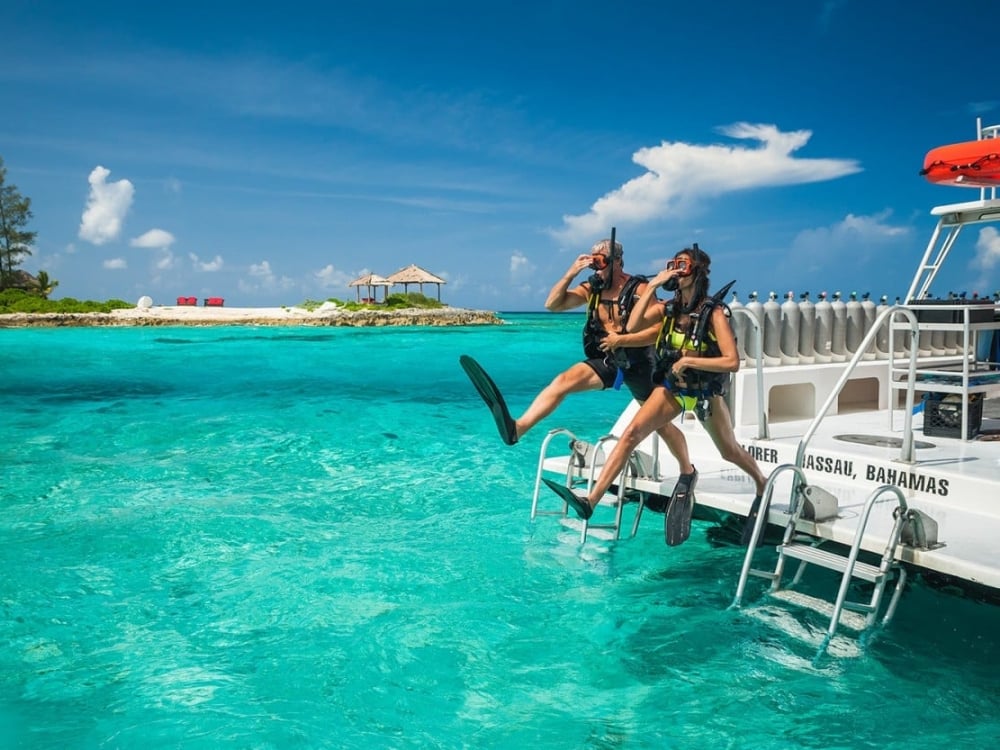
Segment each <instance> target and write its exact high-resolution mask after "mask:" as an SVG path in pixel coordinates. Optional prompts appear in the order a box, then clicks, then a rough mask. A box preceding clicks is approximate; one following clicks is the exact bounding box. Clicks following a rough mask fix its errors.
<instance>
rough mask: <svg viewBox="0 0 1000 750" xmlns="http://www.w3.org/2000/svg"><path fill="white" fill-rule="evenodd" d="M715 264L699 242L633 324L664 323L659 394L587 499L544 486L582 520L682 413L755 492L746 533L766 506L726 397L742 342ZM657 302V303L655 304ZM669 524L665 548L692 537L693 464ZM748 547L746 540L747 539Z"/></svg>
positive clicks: (646, 294) (662, 276)
mask: <svg viewBox="0 0 1000 750" xmlns="http://www.w3.org/2000/svg"><path fill="white" fill-rule="evenodd" d="M711 263H712V260H711V258H710V257H709V255H708V253H706V252H705V251H704V250H701V249H700V248H699V247H698V244H697V243H695V244H694V245H693V246H692V247H690V248H685V249H684V250H681V251H680V252H679V253H677V255H676V256H674V258H673V259H672V260H670V261H668V262H667V266H666V268H665V269H664V270H662V271H660V273H658V274H657V275H656V276H655V277H653V278H652V279H650V282H649V285H648V286H647V287H646V289H645V290H644V291H643V293H642V295H641V297H640V298H639V300H638V302H636V305H635V308H634V309H633V311H632V316H631V318H630V320H629V323H628V330H629V331H639V330H642V329H643V328H646V327H648V326H655V325H657V324H659V329H660V332H659V336H658V338H657V341H656V369H655V370H654V382H655V384H656V387H654V389H653V392H652V393H651V394H650V396H649V397H648V398H647V399H646V401H645V403H643V404H642V406H641V407H640V408H639V411H637V412H636V414H635V416H634V417H633V418H632V421H631V422H630V423H629V424H628V426H627V427H626V428H625V429H624V431H623V432H622V434H621V437H620V438H619V440H618V442H617V443H616V445H615V447H614V449H613V450H612V452H611V454H610V455H609V456H608V459H607V461H606V462H605V464H604V467H603V469H602V470H601V473H600V476H598V477H597V479H596V480H595V481H594V484H593V485H592V486H591V489H590V494H589V495H588V496H587V497H585V498H584V497H580V496H578V495H577V494H576V493H574V492H573V491H572V490H570V489H569V488H568V487H566V486H564V485H561V484H558V483H556V482H551V481H549V480H547V479H546V480H545V482H546V484H547V485H548V486H549V487H550V488H552V489H553V490H554V491H555V492H556V493H557V494H559V495H560V497H562V498H563V499H564V500H565V501H566V502H567V503H569V505H571V506H572V507H573V509H574V510H575V511H576V512H577V515H579V516H580V517H581V518H584V519H587V518H590V516H591V514H592V513H593V509H594V506H595V505H596V504H597V502H598V500H599V499H600V498H601V496H603V495H604V493H605V492H607V490H608V488H609V487H610V486H611V485H612V483H613V482H614V481H615V478H616V477H617V476H618V475H619V474H620V473H621V471H622V468H623V467H624V466H625V462H626V461H627V460H628V457H629V455H630V454H631V453H632V451H634V450H635V449H636V447H638V445H639V444H640V443H641V442H642V441H643V440H644V439H645V438H646V437H647V436H648V435H649V434H650V433H652V432H653V431H654V430H661V429H662V428H663V427H664V426H665V425H668V424H670V423H671V422H672V421H673V420H674V419H675V418H676V417H677V416H678V415H679V414H681V413H683V412H684V411H686V410H688V409H690V410H693V411H694V413H695V415H696V416H697V417H698V421H699V422H701V424H702V426H703V427H704V428H705V430H706V431H707V432H708V434H709V436H710V437H711V439H712V442H713V443H714V444H715V447H716V448H717V449H718V451H719V454H720V455H721V456H722V458H723V459H724V460H726V461H729V462H730V463H733V464H735V465H736V466H738V467H739V468H741V469H742V470H743V471H744V472H746V473H747V474H748V475H749V476H750V478H751V479H753V481H754V484H755V485H756V488H757V497H756V498H754V504H753V506H752V509H751V514H752V515H751V519H750V522H749V523H748V527H750V528H752V519H753V516H754V515H755V514H756V512H757V508H758V507H759V505H760V497H761V495H762V494H763V492H764V484H765V482H766V481H767V479H766V477H765V476H764V474H763V473H762V472H761V470H760V467H759V466H757V462H756V461H754V459H753V458H752V457H751V456H750V454H749V453H747V451H746V450H745V449H744V448H743V447H742V446H741V445H740V444H739V443H738V442H737V440H736V436H735V435H734V434H733V427H732V419H731V417H730V414H729V407H728V406H727V405H726V401H725V398H724V396H725V394H726V389H727V386H728V384H729V374H730V373H732V372H736V371H737V370H738V369H739V366H740V360H739V355H738V353H737V348H736V338H735V336H734V335H733V330H732V328H731V326H730V325H729V314H728V310H727V308H726V306H725V304H723V303H721V301H717V299H716V298H718V297H719V296H720V295H716V297H715V298H710V297H709V296H708V283H709V274H710V271H711V268H710V267H711ZM660 286H662V287H663V288H664V289H665V290H667V291H673V292H674V296H673V298H672V299H669V300H666V301H661V300H659V299H657V297H656V289H657V288H658V287H660ZM654 300H655V303H654ZM680 468H681V475H680V477H679V479H678V481H677V486H676V487H675V488H674V492H673V495H672V496H671V499H670V503H669V506H668V507H667V514H666V519H665V524H664V528H665V535H666V541H667V544H669V545H671V546H673V545H677V544H681V543H682V542H683V541H684V540H686V539H687V538H688V535H689V534H690V533H691V514H692V512H693V511H694V487H695V484H696V483H697V481H698V472H697V470H696V469H695V468H694V466H693V465H686V466H685V465H683V464H682V465H681V467H680ZM744 543H745V540H744Z"/></svg>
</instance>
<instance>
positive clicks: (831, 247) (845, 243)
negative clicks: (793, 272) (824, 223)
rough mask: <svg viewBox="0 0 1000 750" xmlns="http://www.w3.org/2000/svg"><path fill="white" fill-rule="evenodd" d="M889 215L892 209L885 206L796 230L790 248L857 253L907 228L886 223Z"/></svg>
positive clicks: (905, 232) (819, 251)
mask: <svg viewBox="0 0 1000 750" xmlns="http://www.w3.org/2000/svg"><path fill="white" fill-rule="evenodd" d="M891 215H892V212H891V211H888V210H887V211H882V212H881V213H878V214H874V215H872V216H855V215H854V214H848V215H847V216H845V217H844V218H843V219H842V220H841V221H839V222H837V223H836V224H833V225H831V226H828V227H818V228H816V229H806V230H804V231H802V232H799V234H798V235H797V236H796V237H795V239H794V240H792V249H793V250H794V251H796V252H798V253H803V252H817V253H823V254H826V255H829V254H833V253H841V252H849V253H850V254H851V255H853V256H855V257H857V255H858V254H859V253H861V252H863V250H864V249H865V248H871V247H872V246H874V245H879V244H885V242H887V241H893V240H896V239H898V238H899V237H902V236H904V235H906V234H908V233H909V232H910V230H909V228H907V227H901V226H893V225H891V224H889V223H887V222H888V219H889V217H890V216H891Z"/></svg>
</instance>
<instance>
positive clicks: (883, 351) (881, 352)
mask: <svg viewBox="0 0 1000 750" xmlns="http://www.w3.org/2000/svg"><path fill="white" fill-rule="evenodd" d="M887 309H889V298H888V297H886V296H885V295H884V294H883V295H882V298H881V299H880V300H879V302H878V307H876V308H875V317H876V318H877V317H878V316H879V315H881V314H882V313H884V312H885V311H886V310H887ZM890 322H891V321H886V322H885V323H884V324H883V325H882V327H881V328H880V329H879V331H878V333H877V334H875V358H876V359H888V358H889V324H890Z"/></svg>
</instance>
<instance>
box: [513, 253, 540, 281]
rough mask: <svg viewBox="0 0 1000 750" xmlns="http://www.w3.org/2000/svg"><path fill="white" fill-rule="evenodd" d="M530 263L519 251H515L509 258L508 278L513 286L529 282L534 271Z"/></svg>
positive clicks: (533, 266) (532, 264) (534, 268)
mask: <svg viewBox="0 0 1000 750" xmlns="http://www.w3.org/2000/svg"><path fill="white" fill-rule="evenodd" d="M536 270H537V269H536V267H535V264H534V263H532V262H531V261H530V260H528V258H527V257H526V256H525V255H524V253H522V252H521V251H520V250H515V251H514V252H513V253H512V254H511V256H510V278H511V281H512V282H514V283H515V284H523V283H525V282H528V281H531V279H532V278H533V277H534V275H535V271H536Z"/></svg>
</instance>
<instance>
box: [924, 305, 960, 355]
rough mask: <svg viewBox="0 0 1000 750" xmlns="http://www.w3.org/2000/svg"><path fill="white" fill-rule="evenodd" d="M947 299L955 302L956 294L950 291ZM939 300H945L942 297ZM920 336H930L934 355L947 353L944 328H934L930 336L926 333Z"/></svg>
mask: <svg viewBox="0 0 1000 750" xmlns="http://www.w3.org/2000/svg"><path fill="white" fill-rule="evenodd" d="M945 299H946V300H948V301H949V302H953V301H954V300H955V295H954V294H953V293H951V292H948V296H947V297H946V298H945ZM937 301H939V302H941V301H944V300H942V299H941V298H938V300H937ZM920 338H921V339H925V338H929V339H930V349H931V354H933V355H934V356H938V357H939V356H942V355H944V353H945V349H944V338H945V333H944V331H943V330H941V329H936V330H933V331H931V332H930V336H925V335H923V334H921V336H920ZM921 353H923V352H922V351H921Z"/></svg>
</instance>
